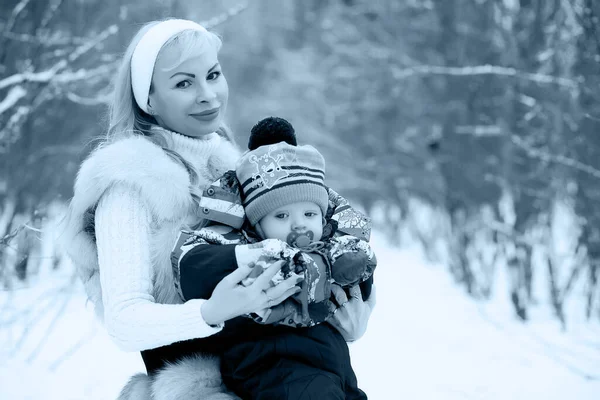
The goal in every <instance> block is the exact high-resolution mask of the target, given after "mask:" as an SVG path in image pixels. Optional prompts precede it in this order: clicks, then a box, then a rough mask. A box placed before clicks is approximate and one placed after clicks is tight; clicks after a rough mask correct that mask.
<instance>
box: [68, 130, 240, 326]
mask: <svg viewBox="0 0 600 400" xmlns="http://www.w3.org/2000/svg"><path fill="white" fill-rule="evenodd" d="M238 156H239V151H238V150H237V148H236V147H235V146H234V145H233V144H232V143H231V142H229V141H228V140H221V142H220V145H219V147H218V148H217V149H216V150H215V151H214V153H213V154H212V156H211V157H210V159H209V160H208V163H207V167H202V166H200V167H199V168H198V166H197V169H198V174H199V178H200V186H201V189H202V188H204V187H205V186H207V185H209V184H210V183H211V182H213V181H214V180H215V179H216V178H218V177H219V176H220V175H221V174H222V173H223V172H225V171H227V170H228V169H233V168H234V166H235V161H236V160H237V157H238ZM116 184H119V185H126V186H128V187H130V188H131V190H137V191H139V193H141V195H142V199H143V200H144V202H145V203H146V205H147V207H148V209H149V210H150V213H151V215H152V226H151V232H152V235H151V243H150V247H151V249H150V251H151V257H152V258H151V259H152V260H153V265H152V268H153V273H154V275H153V276H154V279H153V281H154V293H152V295H153V296H154V298H155V300H156V301H157V302H159V303H165V304H169V303H180V302H181V300H180V299H179V296H178V295H177V292H176V290H175V286H174V284H173V276H172V272H171V265H170V257H169V256H170V252H171V245H172V244H173V243H174V241H175V239H176V236H177V233H178V231H179V229H180V228H181V227H182V226H183V225H184V224H185V223H186V222H192V221H194V219H195V213H194V210H196V207H195V205H194V201H193V199H192V196H191V194H190V178H189V174H188V173H187V171H186V170H185V168H184V167H183V166H182V165H180V164H179V163H177V162H176V161H174V160H173V159H172V158H171V157H170V156H168V155H167V154H166V153H165V152H164V151H163V149H162V148H161V147H159V146H157V145H155V144H154V143H152V142H150V141H149V140H148V139H146V138H145V137H143V136H133V137H128V138H125V139H122V140H119V141H116V142H114V143H111V144H108V145H106V146H104V147H101V148H99V149H97V150H96V151H94V152H93V153H92V154H91V155H90V156H89V157H88V158H87V159H86V160H85V161H84V162H83V163H82V165H81V169H80V170H79V173H78V175H77V179H76V182H75V189H74V196H73V199H72V200H71V204H70V208H69V214H68V216H67V218H66V219H65V227H64V233H63V235H62V238H61V240H60V241H61V245H62V246H63V247H64V249H65V252H66V253H67V254H68V255H69V257H70V258H71V260H72V261H73V263H74V264H75V267H76V269H77V271H78V273H79V276H80V278H81V280H82V281H83V283H84V285H85V290H86V293H87V295H88V297H89V299H90V301H91V302H92V303H93V304H94V306H95V308H96V313H97V315H98V316H99V317H100V318H101V319H102V318H103V307H102V290H101V287H100V277H99V272H98V268H99V266H98V252H97V249H96V242H95V237H94V231H93V215H94V209H95V207H96V205H97V204H98V202H99V200H100V198H101V197H102V195H103V194H104V193H105V192H106V191H107V190H109V189H110V188H111V187H112V186H113V185H116Z"/></svg>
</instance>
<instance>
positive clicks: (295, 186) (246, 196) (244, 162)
mask: <svg viewBox="0 0 600 400" xmlns="http://www.w3.org/2000/svg"><path fill="white" fill-rule="evenodd" d="M263 121H265V120H263ZM263 121H261V122H263ZM283 121H285V120H283ZM285 122H286V123H287V121H285ZM259 124H260V123H259ZM263 125H264V124H263ZM257 126H258V124H257ZM255 131H256V130H255V129H253V130H252V135H255V134H259V133H260V132H255ZM288 134H289V132H288ZM252 135H251V141H252ZM279 139H281V140H284V139H283V138H280V137H278V136H277V134H274V135H273V140H274V141H273V142H272V143H273V144H264V145H262V146H260V147H257V148H256V149H254V150H250V151H247V152H246V153H244V154H243V155H242V157H241V159H240V160H239V161H238V163H237V165H236V168H235V173H236V175H237V178H238V180H239V181H240V185H241V188H242V199H243V205H244V209H245V211H246V217H247V218H248V221H249V222H250V224H251V225H253V226H254V225H256V224H257V223H258V222H259V221H260V220H261V219H262V218H263V217H264V216H265V215H267V214H268V213H270V212H272V211H273V210H275V209H277V208H279V207H283V206H285V205H288V204H291V203H297V202H302V201H307V202H312V203H315V204H317V205H318V206H319V207H320V208H321V211H322V212H323V215H325V214H326V212H327V207H328V205H329V198H328V193H327V189H326V187H325V184H324V183H323V179H324V178H325V160H324V159H323V156H322V155H321V153H319V152H318V151H317V150H316V149H315V148H314V147H312V146H308V145H305V146H293V145H290V144H289V143H286V142H284V141H280V140H279Z"/></svg>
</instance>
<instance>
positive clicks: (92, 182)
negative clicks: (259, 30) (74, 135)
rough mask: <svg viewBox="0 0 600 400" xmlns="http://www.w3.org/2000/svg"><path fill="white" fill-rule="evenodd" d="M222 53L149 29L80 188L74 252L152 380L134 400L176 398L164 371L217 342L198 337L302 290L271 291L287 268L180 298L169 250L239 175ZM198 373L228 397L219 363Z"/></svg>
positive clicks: (198, 29) (193, 38)
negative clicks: (210, 194) (207, 197)
mask: <svg viewBox="0 0 600 400" xmlns="http://www.w3.org/2000/svg"><path fill="white" fill-rule="evenodd" d="M220 47H221V40H220V39H219V38H218V37H217V36H216V35H214V34H213V33H210V32H208V31H207V30H206V29H204V28H203V27H202V26H200V25H198V24H196V23H194V22H191V21H186V20H167V21H160V22H151V23H149V24H147V25H145V26H144V27H143V28H141V29H140V31H139V32H138V33H137V35H136V36H135V37H134V38H133V40H132V42H131V43H130V45H129V47H128V49H127V51H126V53H125V55H124V57H123V61H122V64H121V68H120V70H119V72H118V75H117V76H116V81H115V84H114V99H113V102H112V105H111V108H110V124H109V128H108V134H107V138H106V140H105V142H104V143H103V145H102V146H100V147H99V149H97V150H96V151H94V152H93V153H92V154H91V155H90V156H89V157H88V159H87V160H85V161H84V163H83V164H82V166H81V169H80V171H79V173H78V177H77V181H76V183H75V193H74V197H73V199H72V201H71V205H70V211H69V218H68V219H67V227H66V234H65V235H64V239H65V240H64V242H65V246H66V251H67V253H68V254H69V255H70V257H71V259H72V260H73V262H74V263H75V265H76V267H77V270H78V271H79V273H80V276H81V278H82V280H83V282H84V284H85V287H86V291H87V293H88V296H89V298H90V300H91V301H92V302H93V304H94V306H95V307H96V311H97V313H98V315H99V316H100V317H101V318H103V319H104V324H105V326H106V329H107V331H108V333H109V335H110V336H111V338H112V339H113V340H114V341H115V342H116V343H117V344H118V345H119V346H120V347H121V348H123V349H125V350H129V351H142V356H143V358H144V362H145V364H146V368H147V370H148V376H145V375H136V376H135V377H134V378H133V379H132V381H130V383H129V384H128V386H127V387H126V388H125V389H124V391H123V393H122V397H121V398H123V399H125V398H140V399H142V398H149V397H150V395H149V392H148V391H149V390H150V386H149V385H150V382H153V390H154V391H155V394H154V396H155V399H163V398H177V396H178V394H177V393H172V392H171V393H162V395H161V393H159V392H160V389H161V387H163V386H162V385H161V384H160V382H161V380H160V378H161V377H164V378H165V379H169V378H173V377H177V375H178V373H179V372H178V370H177V369H176V368H174V367H173V368H171V369H168V368H167V369H165V368H162V367H164V366H165V365H166V363H168V362H169V363H171V362H174V361H177V360H179V359H180V358H181V356H183V355H185V354H190V352H199V351H202V350H203V349H205V348H206V343H209V342H210V341H206V340H205V341H191V339H196V338H208V337H211V336H213V335H215V334H217V333H218V332H220V331H221V330H222V328H223V323H224V322H225V321H228V320H231V319H232V318H234V317H237V316H240V315H243V314H247V313H249V312H254V311H257V310H261V309H264V308H265V307H267V305H268V304H271V305H272V304H278V303H280V302H281V301H283V300H285V299H286V298H287V297H289V296H291V295H292V294H294V293H295V292H296V290H297V288H296V287H295V285H296V280H291V279H288V280H286V281H283V282H281V283H280V284H278V285H277V286H275V287H272V288H269V279H270V276H273V275H274V274H275V273H277V271H278V269H279V268H281V262H276V263H274V264H273V265H272V266H271V267H270V268H269V269H268V270H267V273H266V274H265V277H264V278H263V279H257V280H256V281H255V282H254V283H253V284H252V285H250V286H248V287H242V286H241V285H238V283H239V282H240V281H241V280H242V279H244V278H245V277H246V276H247V275H248V274H249V273H250V271H251V270H250V269H249V268H238V269H236V270H235V271H234V272H233V273H231V274H230V275H228V276H227V277H226V278H224V279H223V280H222V281H221V283H220V284H219V285H217V288H216V289H215V291H214V292H213V294H212V296H211V297H210V298H209V299H208V300H200V299H197V300H189V301H186V302H185V303H183V304H182V301H181V300H180V298H179V297H178V294H177V291H176V289H175V285H174V282H173V275H172V272H171V264H170V252H171V249H172V246H173V242H174V240H175V238H176V235H177V233H178V231H179V229H180V228H181V226H182V225H186V224H190V223H193V222H194V221H197V220H198V219H199V218H200V217H201V215H200V214H199V209H198V207H197V203H198V199H199V197H200V193H202V190H203V188H204V187H206V186H207V185H208V184H210V183H211V182H213V181H214V180H216V179H217V178H218V177H219V176H220V175H221V174H222V173H223V172H225V171H227V170H229V169H233V167H234V165H235V161H236V160H237V158H238V156H239V151H238V150H237V148H236V147H235V145H234V144H233V140H232V137H231V135H230V133H229V131H228V130H227V129H226V128H225V127H224V125H223V116H224V113H225V110H226V107H227V100H228V95H229V89H228V87H227V82H226V80H225V77H224V76H223V73H222V71H221V66H220V65H219V62H218V58H217V54H218V51H219V49H220ZM231 262H232V263H235V260H232V261H231ZM354 300H355V299H352V300H351V301H350V302H349V303H348V306H347V307H344V310H343V311H341V312H339V313H336V315H339V317H338V320H337V321H336V322H335V323H334V325H336V327H337V328H338V330H339V331H340V332H341V333H342V335H344V337H345V338H347V339H353V338H356V337H357V336H360V335H362V333H363V332H364V329H365V327H366V322H367V320H368V316H369V313H370V307H369V306H368V305H365V304H364V303H362V301H359V300H356V301H354ZM197 343H203V344H202V345H197ZM195 363H196V364H195V368H196V370H197V371H201V372H202V374H198V379H199V380H200V381H201V382H199V384H198V388H197V391H199V392H198V396H199V398H207V397H206V396H207V394H209V393H215V394H216V395H217V396H226V395H224V394H223V393H224V392H225V389H224V388H223V387H222V384H221V380H220V374H219V370H218V364H217V361H216V360H215V359H212V358H203V357H196V358H195ZM186 370H189V369H186ZM159 372H160V373H159ZM169 373H171V375H169ZM163 382H164V381H163ZM202 390H205V391H206V393H205V394H203V393H202ZM219 393H221V394H219ZM161 396H162V397H161ZM166 396H170V397H166ZM221 398H227V397H221Z"/></svg>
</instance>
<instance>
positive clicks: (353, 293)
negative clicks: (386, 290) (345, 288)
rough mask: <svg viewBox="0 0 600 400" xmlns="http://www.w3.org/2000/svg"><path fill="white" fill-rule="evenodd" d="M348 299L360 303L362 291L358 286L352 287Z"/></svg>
mask: <svg viewBox="0 0 600 400" xmlns="http://www.w3.org/2000/svg"><path fill="white" fill-rule="evenodd" d="M350 297H352V298H354V299H356V300H360V301H362V291H361V290H360V286H358V285H354V286H352V287H351V288H350Z"/></svg>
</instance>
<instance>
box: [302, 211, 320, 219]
mask: <svg viewBox="0 0 600 400" xmlns="http://www.w3.org/2000/svg"><path fill="white" fill-rule="evenodd" d="M304 216H306V217H309V218H310V217H316V216H317V213H316V212H314V211H307V212H305V213H304Z"/></svg>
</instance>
